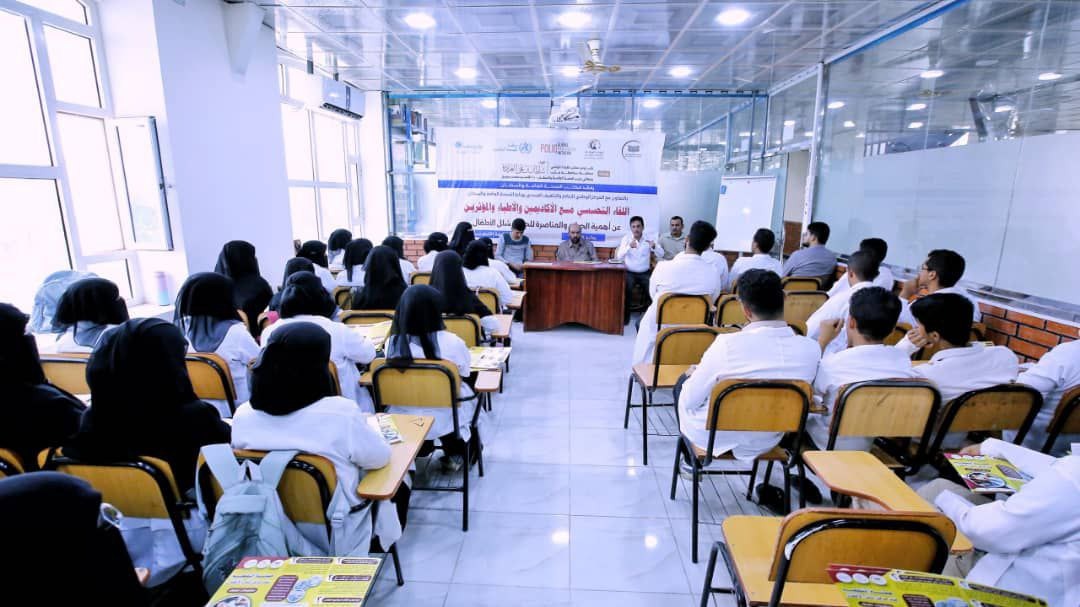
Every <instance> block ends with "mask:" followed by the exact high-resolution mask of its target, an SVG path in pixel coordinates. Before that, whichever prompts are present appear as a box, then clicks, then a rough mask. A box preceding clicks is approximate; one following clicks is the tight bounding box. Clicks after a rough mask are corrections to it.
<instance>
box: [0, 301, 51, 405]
mask: <svg viewBox="0 0 1080 607" xmlns="http://www.w3.org/2000/svg"><path fill="white" fill-rule="evenodd" d="M29 320H30V317H29V316H27V315H26V314H23V313H22V312H21V311H20V310H19V309H18V308H16V307H15V306H13V305H11V304H0V392H2V393H3V394H4V400H5V401H8V399H11V398H13V397H12V396H11V395H12V394H13V393H15V394H18V393H19V392H22V391H24V390H25V388H26V387H28V386H36V385H39V384H44V383H46V381H45V372H44V371H43V370H42V369H41V359H40V358H39V357H38V349H37V341H36V340H34V336H33V335H31V334H29V333H27V332H26V323H27V322H29Z"/></svg>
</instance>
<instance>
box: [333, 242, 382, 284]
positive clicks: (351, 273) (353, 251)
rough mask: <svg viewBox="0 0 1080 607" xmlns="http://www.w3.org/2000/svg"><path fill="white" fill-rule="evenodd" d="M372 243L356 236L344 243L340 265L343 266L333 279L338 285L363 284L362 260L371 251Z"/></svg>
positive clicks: (363, 260)
mask: <svg viewBox="0 0 1080 607" xmlns="http://www.w3.org/2000/svg"><path fill="white" fill-rule="evenodd" d="M372 248H373V245H372V244H371V241H370V240H368V239H367V238H358V239H356V240H353V241H352V242H350V243H349V244H347V245H345V253H344V255H342V265H343V267H344V268H345V269H344V270H342V271H341V272H340V273H339V274H338V275H337V278H336V279H335V282H336V283H337V285H338V286H339V287H362V286H364V262H365V261H367V256H368V254H369V253H371V249H372Z"/></svg>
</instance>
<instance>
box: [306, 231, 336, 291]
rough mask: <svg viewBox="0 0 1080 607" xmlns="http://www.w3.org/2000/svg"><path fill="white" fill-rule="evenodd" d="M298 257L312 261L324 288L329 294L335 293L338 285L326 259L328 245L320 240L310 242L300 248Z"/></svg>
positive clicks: (316, 274)
mask: <svg viewBox="0 0 1080 607" xmlns="http://www.w3.org/2000/svg"><path fill="white" fill-rule="evenodd" d="M296 256H297V257H304V258H306V259H309V260H311V263H313V264H315V276H318V277H319V281H320V282H321V283H322V286H323V288H324V289H326V292H327V293H333V292H334V287H336V286H337V283H335V282H334V275H333V273H331V272H330V269H329V265H330V262H329V260H328V259H327V258H326V243H324V242H322V241H319V240H309V241H307V242H305V243H304V244H302V245H301V246H300V250H299V251H297V252H296Z"/></svg>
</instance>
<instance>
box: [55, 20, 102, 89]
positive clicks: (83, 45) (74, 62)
mask: <svg viewBox="0 0 1080 607" xmlns="http://www.w3.org/2000/svg"><path fill="white" fill-rule="evenodd" d="M45 44H46V45H47V46H48V49H49V65H50V66H51V67H52V79H53V87H54V88H55V89H56V99H57V100H58V101H66V102H68V103H77V104H79V105H91V106H94V107H101V97H100V95H99V94H98V81H97V71H96V70H95V69H94V51H93V50H91V48H90V39H89V38H84V37H82V36H77V35H75V34H72V33H71V32H65V31H64V30H61V29H56V28H55V27H49V26H45Z"/></svg>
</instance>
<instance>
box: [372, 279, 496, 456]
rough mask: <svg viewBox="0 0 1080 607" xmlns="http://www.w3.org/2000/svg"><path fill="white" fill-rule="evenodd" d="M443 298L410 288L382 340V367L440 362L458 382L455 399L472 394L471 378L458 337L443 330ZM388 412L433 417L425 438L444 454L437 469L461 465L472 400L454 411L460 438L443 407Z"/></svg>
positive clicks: (425, 289)
mask: <svg viewBox="0 0 1080 607" xmlns="http://www.w3.org/2000/svg"><path fill="white" fill-rule="evenodd" d="M441 299H442V296H441V295H439V292H438V291H436V290H435V288H434V287H432V286H430V285H413V286H411V287H409V288H408V290H407V291H405V294H404V295H403V296H402V297H401V302H400V303H399V304H398V307H397V310H396V311H395V312H394V324H393V326H392V327H391V328H390V335H389V336H388V337H387V339H386V362H387V364H388V365H390V366H391V367H393V366H406V365H408V364H410V363H411V362H412V361H413V360H415V359H427V360H438V359H441V360H445V361H449V362H451V363H453V365H454V366H455V367H457V370H458V374H459V375H460V376H461V378H462V382H461V391H460V393H459V394H458V396H459V398H468V397H470V396H472V395H473V392H472V389H471V388H469V386H468V384H466V383H465V381H464V379H465V378H467V377H469V375H471V374H472V364H471V360H470V357H469V348H468V346H466V345H465V342H464V341H462V339H461V338H460V337H458V336H457V335H454V334H453V333H451V332H450V331H447V330H446V325H445V324H444V323H443V319H442V310H441V306H442V302H441V301H440V300H441ZM389 412H390V413H405V414H409V415H429V416H431V417H434V418H435V422H434V424H433V425H432V427H431V431H430V433H429V434H428V436H431V437H438V439H439V441H440V443H441V444H442V446H443V448H444V449H445V455H444V456H443V457H442V458H441V464H442V467H443V469H444V470H446V471H451V472H452V471H456V470H460V469H461V467H462V466H463V465H465V458H464V454H465V443H464V442H462V440H465V441H468V440H471V437H472V431H471V429H470V427H469V423H470V421H471V420H472V418H473V414H474V413H475V412H476V399H472V400H466V401H462V402H461V403H460V405H459V407H458V427H459V429H460V434H461V438H460V439H459V438H457V437H455V436H454V435H453V432H454V418H453V412H452V411H450V409H448V408H446V407H438V408H432V409H426V408H417V407H407V408H397V407H390V408H389Z"/></svg>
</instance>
